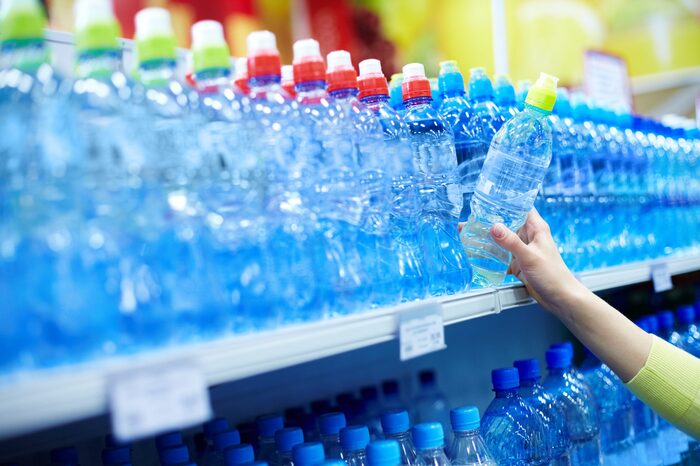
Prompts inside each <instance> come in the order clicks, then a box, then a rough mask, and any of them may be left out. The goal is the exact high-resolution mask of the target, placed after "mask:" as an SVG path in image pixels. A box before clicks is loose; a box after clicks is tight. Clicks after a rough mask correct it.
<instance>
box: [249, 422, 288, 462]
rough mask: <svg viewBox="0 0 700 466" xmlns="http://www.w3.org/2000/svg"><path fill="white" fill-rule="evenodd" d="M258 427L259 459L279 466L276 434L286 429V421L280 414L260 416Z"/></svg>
mask: <svg viewBox="0 0 700 466" xmlns="http://www.w3.org/2000/svg"><path fill="white" fill-rule="evenodd" d="M255 423H256V425H257V427H258V448H259V451H258V459H259V460H261V461H267V462H268V463H269V464H270V465H274V466H276V465H277V446H276V444H275V432H277V431H278V430H280V429H282V428H283V427H284V420H283V419H282V416H280V415H279V414H269V415H266V416H260V417H259V418H258V419H257V420H256V421H255Z"/></svg>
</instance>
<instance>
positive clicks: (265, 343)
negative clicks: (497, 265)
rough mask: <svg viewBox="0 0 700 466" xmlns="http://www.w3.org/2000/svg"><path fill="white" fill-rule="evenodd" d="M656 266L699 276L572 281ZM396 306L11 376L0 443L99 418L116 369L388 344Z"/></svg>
mask: <svg viewBox="0 0 700 466" xmlns="http://www.w3.org/2000/svg"><path fill="white" fill-rule="evenodd" d="M657 263H665V264H666V265H667V267H668V270H669V272H670V273H671V275H678V274H682V273H687V272H692V271H696V270H700V255H693V256H685V257H675V258H667V259H660V260H656V261H647V262H641V263H635V264H630V265H625V266H619V267H612V268H607V269H600V270H596V271H592V272H585V273H582V274H581V275H580V277H579V278H580V280H581V281H582V282H583V283H584V284H585V285H586V286H587V287H588V288H590V289H592V290H593V291H600V290H604V289H611V288H617V287H620V286H626V285H631V284H634V283H640V282H644V281H648V280H649V279H650V277H651V269H652V266H654V264H657ZM440 301H441V302H442V304H443V312H444V314H443V315H444V321H445V325H452V324H455V323H458V322H462V321H465V320H469V319H474V318H477V317H482V316H485V315H489V314H494V313H498V312H500V311H501V310H503V309H508V308H512V307H518V306H524V305H528V304H531V303H533V300H532V299H531V298H530V297H529V296H528V294H527V292H526V290H525V288H524V287H523V286H522V285H510V286H505V287H501V288H498V289H483V290H475V291H472V292H469V293H464V294H461V295H456V296H450V297H445V298H441V299H440ZM402 308H403V307H402V306H395V307H390V308H386V309H377V310H371V311H367V312H363V313H358V314H354V315H350V316H343V317H336V318H333V319H328V320H324V321H320V322H314V323H308V324H300V325H294V326H290V327H286V328H283V329H279V330H272V331H267V332H262V333H257V334H250V335H243V336H232V337H227V338H223V339H220V340H217V341H213V342H209V343H201V344H195V345H190V346H185V347H181V348H173V349H165V350H161V351H158V352H153V353H151V354H146V355H139V356H132V357H124V358H117V359H115V360H109V361H98V362H94V363H90V364H85V365H81V366H73V367H68V368H62V369H56V370H51V371H44V372H43V373H41V374H33V375H27V376H26V377H17V378H16V379H15V380H12V381H5V382H4V383H3V384H2V385H0V419H1V421H0V439H1V440H5V439H8V438H11V437H14V436H18V435H22V434H26V433H29V432H32V431H37V430H41V429H45V428H50V427H55V426H58V425H62V424H65V423H68V422H72V421H77V420H80V419H85V418H88V417H92V416H97V415H101V414H105V413H106V412H107V384H108V382H107V381H108V379H109V377H111V376H112V375H113V374H115V373H118V372H120V371H124V370H128V369H133V368H138V367H151V366H155V365H159V364H167V362H168V361H173V360H183V359H186V360H189V361H192V362H194V363H195V364H197V365H198V366H199V367H200V368H201V370H202V371H203V373H204V375H205V377H206V379H207V382H208V384H209V385H210V386H213V385H217V384H221V383H224V382H230V381H235V380H239V379H243V378H246V377H250V376H253V375H257V374H262V373H265V372H269V371H273V370H276V369H281V368H284V367H289V366H293V365H296V364H300V363H304V362H309V361H313V360H316V359H320V358H324V357H328V356H333V355H336V354H340V353H344V352H347V351H352V350H355V349H359V348H364V347H367V346H371V345H375V344H378V343H383V342H386V341H390V340H393V339H395V338H396V335H397V331H398V318H397V316H398V314H399V313H400V312H401V310H402ZM397 353H398V350H397Z"/></svg>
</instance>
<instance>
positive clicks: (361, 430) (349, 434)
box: [340, 426, 369, 451]
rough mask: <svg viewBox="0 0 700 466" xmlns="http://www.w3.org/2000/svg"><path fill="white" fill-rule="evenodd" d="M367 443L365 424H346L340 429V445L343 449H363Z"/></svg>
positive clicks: (367, 433)
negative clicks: (346, 425)
mask: <svg viewBox="0 0 700 466" xmlns="http://www.w3.org/2000/svg"><path fill="white" fill-rule="evenodd" d="M367 444H369V429H368V428H367V426H348V427H344V428H343V429H341V430H340V447H341V448H342V449H343V451H355V450H364V449H365V448H367Z"/></svg>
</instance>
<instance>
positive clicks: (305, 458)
mask: <svg viewBox="0 0 700 466" xmlns="http://www.w3.org/2000/svg"><path fill="white" fill-rule="evenodd" d="M292 457H293V458H294V466H317V465H319V464H322V463H323V461H324V460H325V459H326V456H325V455H324V452H323V444H322V443H320V442H305V443H301V444H299V445H296V446H295V447H294V449H293V450H292Z"/></svg>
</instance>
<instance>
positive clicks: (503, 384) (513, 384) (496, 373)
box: [491, 367, 520, 390]
mask: <svg viewBox="0 0 700 466" xmlns="http://www.w3.org/2000/svg"><path fill="white" fill-rule="evenodd" d="M491 383H492V385H493V389H494V390H511V389H513V388H518V387H519V386H520V376H519V375H518V369H516V368H514V367H503V368H501V369H494V370H492V371H491Z"/></svg>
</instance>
